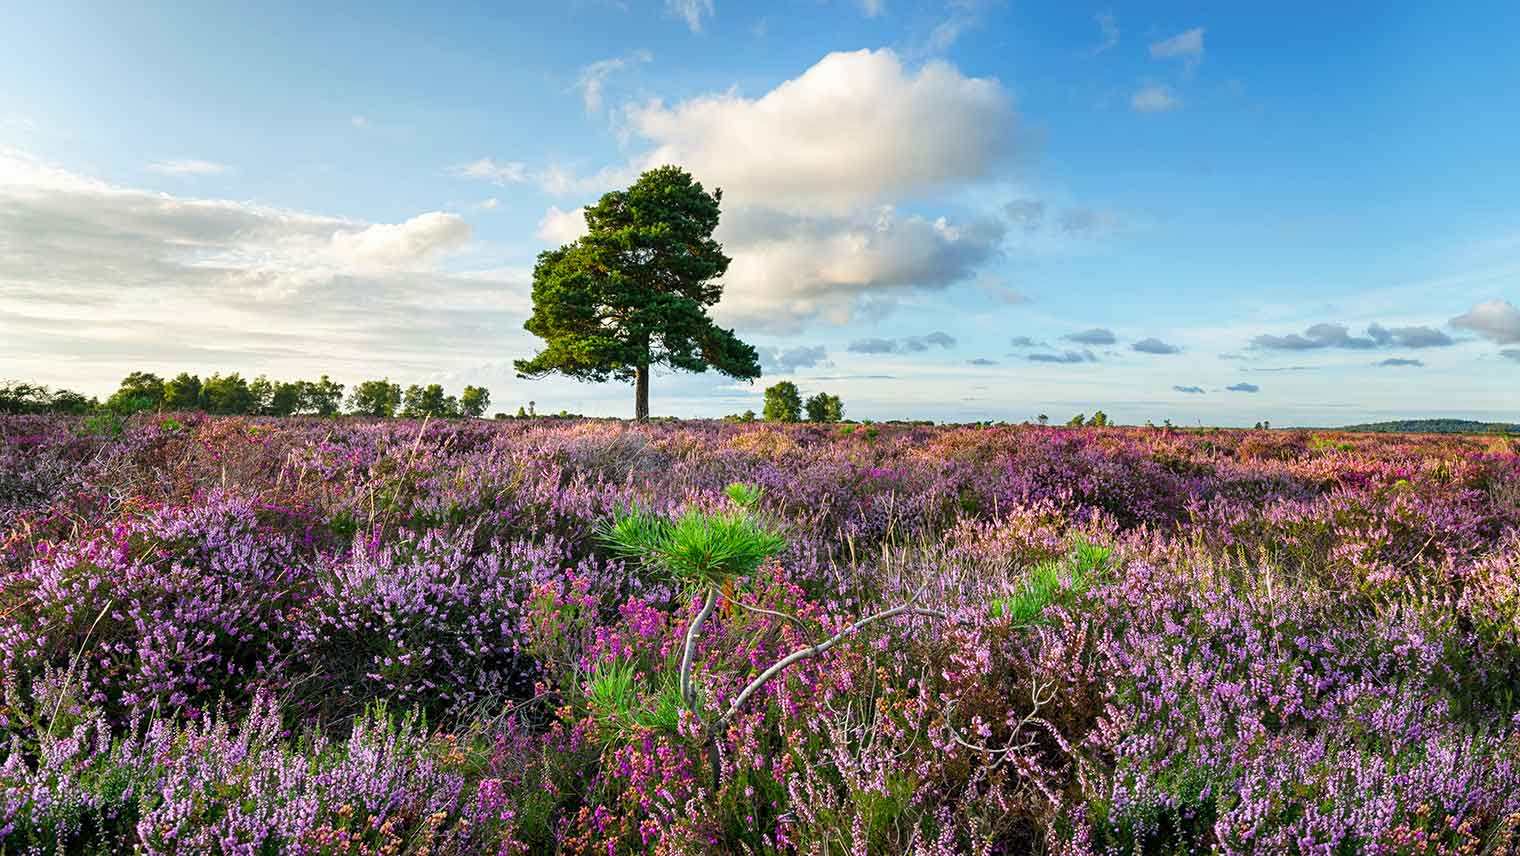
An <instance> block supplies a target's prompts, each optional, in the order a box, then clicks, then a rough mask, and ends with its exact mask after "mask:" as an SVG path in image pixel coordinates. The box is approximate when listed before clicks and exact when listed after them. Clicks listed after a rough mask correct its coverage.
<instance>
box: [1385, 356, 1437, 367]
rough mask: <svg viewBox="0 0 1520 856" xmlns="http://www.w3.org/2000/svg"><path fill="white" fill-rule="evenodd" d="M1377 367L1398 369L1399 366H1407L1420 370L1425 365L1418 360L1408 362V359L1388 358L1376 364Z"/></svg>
mask: <svg viewBox="0 0 1520 856" xmlns="http://www.w3.org/2000/svg"><path fill="white" fill-rule="evenodd" d="M1378 365H1380V366H1386V367H1389V368H1394V367H1399V366H1409V367H1413V368H1421V367H1423V366H1424V365H1425V363H1424V362H1422V361H1420V360H1410V359H1405V358H1403V357H1389V358H1388V359H1386V360H1383V361H1382V362H1380V363H1378Z"/></svg>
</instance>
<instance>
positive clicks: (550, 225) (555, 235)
mask: <svg viewBox="0 0 1520 856" xmlns="http://www.w3.org/2000/svg"><path fill="white" fill-rule="evenodd" d="M586 231H587V229H586V215H585V209H582V208H572V209H570V210H569V211H561V210H560V209H559V207H558V206H554V205H551V206H549V210H548V211H545V212H544V216H543V217H542V218H541V219H540V220H539V221H538V237H539V238H541V239H542V240H544V241H547V242H548V243H551V244H556V245H557V244H568V243H570V242H571V241H573V240H575V239H577V238H579V237H581V236H582V235H585V234H586Z"/></svg>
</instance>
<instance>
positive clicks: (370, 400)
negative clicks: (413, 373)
mask: <svg viewBox="0 0 1520 856" xmlns="http://www.w3.org/2000/svg"><path fill="white" fill-rule="evenodd" d="M401 403H402V399H401V384H399V383H391V381H390V378H381V379H380V380H367V381H365V382H363V383H361V384H359V385H357V386H355V387H354V389H353V392H350V393H349V394H348V409H349V410H350V411H352V412H353V413H357V414H358V415H360V416H374V417H377V418H378V417H390V416H395V415H396V411H397V409H398V408H400V407H401Z"/></svg>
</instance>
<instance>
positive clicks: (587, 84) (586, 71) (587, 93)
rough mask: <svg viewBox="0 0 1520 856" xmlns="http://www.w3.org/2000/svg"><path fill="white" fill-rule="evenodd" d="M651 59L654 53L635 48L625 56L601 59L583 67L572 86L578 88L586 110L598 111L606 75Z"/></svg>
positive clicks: (600, 105)
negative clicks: (635, 49)
mask: <svg viewBox="0 0 1520 856" xmlns="http://www.w3.org/2000/svg"><path fill="white" fill-rule="evenodd" d="M653 59H654V54H652V53H650V52H649V51H647V50H637V51H634V52H633V53H631V54H628V55H627V56H621V57H613V58H611V59H601V60H597V61H596V62H593V63H591V64H590V65H587V66H585V67H583V68H582V69H581V73H580V77H578V78H577V79H576V81H575V87H574V88H575V89H578V90H580V93H581V100H582V101H583V102H585V105H586V112H587V113H600V112H601V111H602V90H603V87H604V86H605V84H606V81H607V78H608V77H610V76H611V75H613V74H614V73H616V72H619V71H622V70H623V69H626V68H628V67H630V66H632V65H636V64H642V63H647V62H650V61H652V60H653Z"/></svg>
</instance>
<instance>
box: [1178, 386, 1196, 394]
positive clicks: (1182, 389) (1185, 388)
mask: <svg viewBox="0 0 1520 856" xmlns="http://www.w3.org/2000/svg"><path fill="white" fill-rule="evenodd" d="M1172 389H1173V390H1175V391H1177V392H1185V393H1187V394H1188V395H1203V387H1201V386H1174V387H1172Z"/></svg>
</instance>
